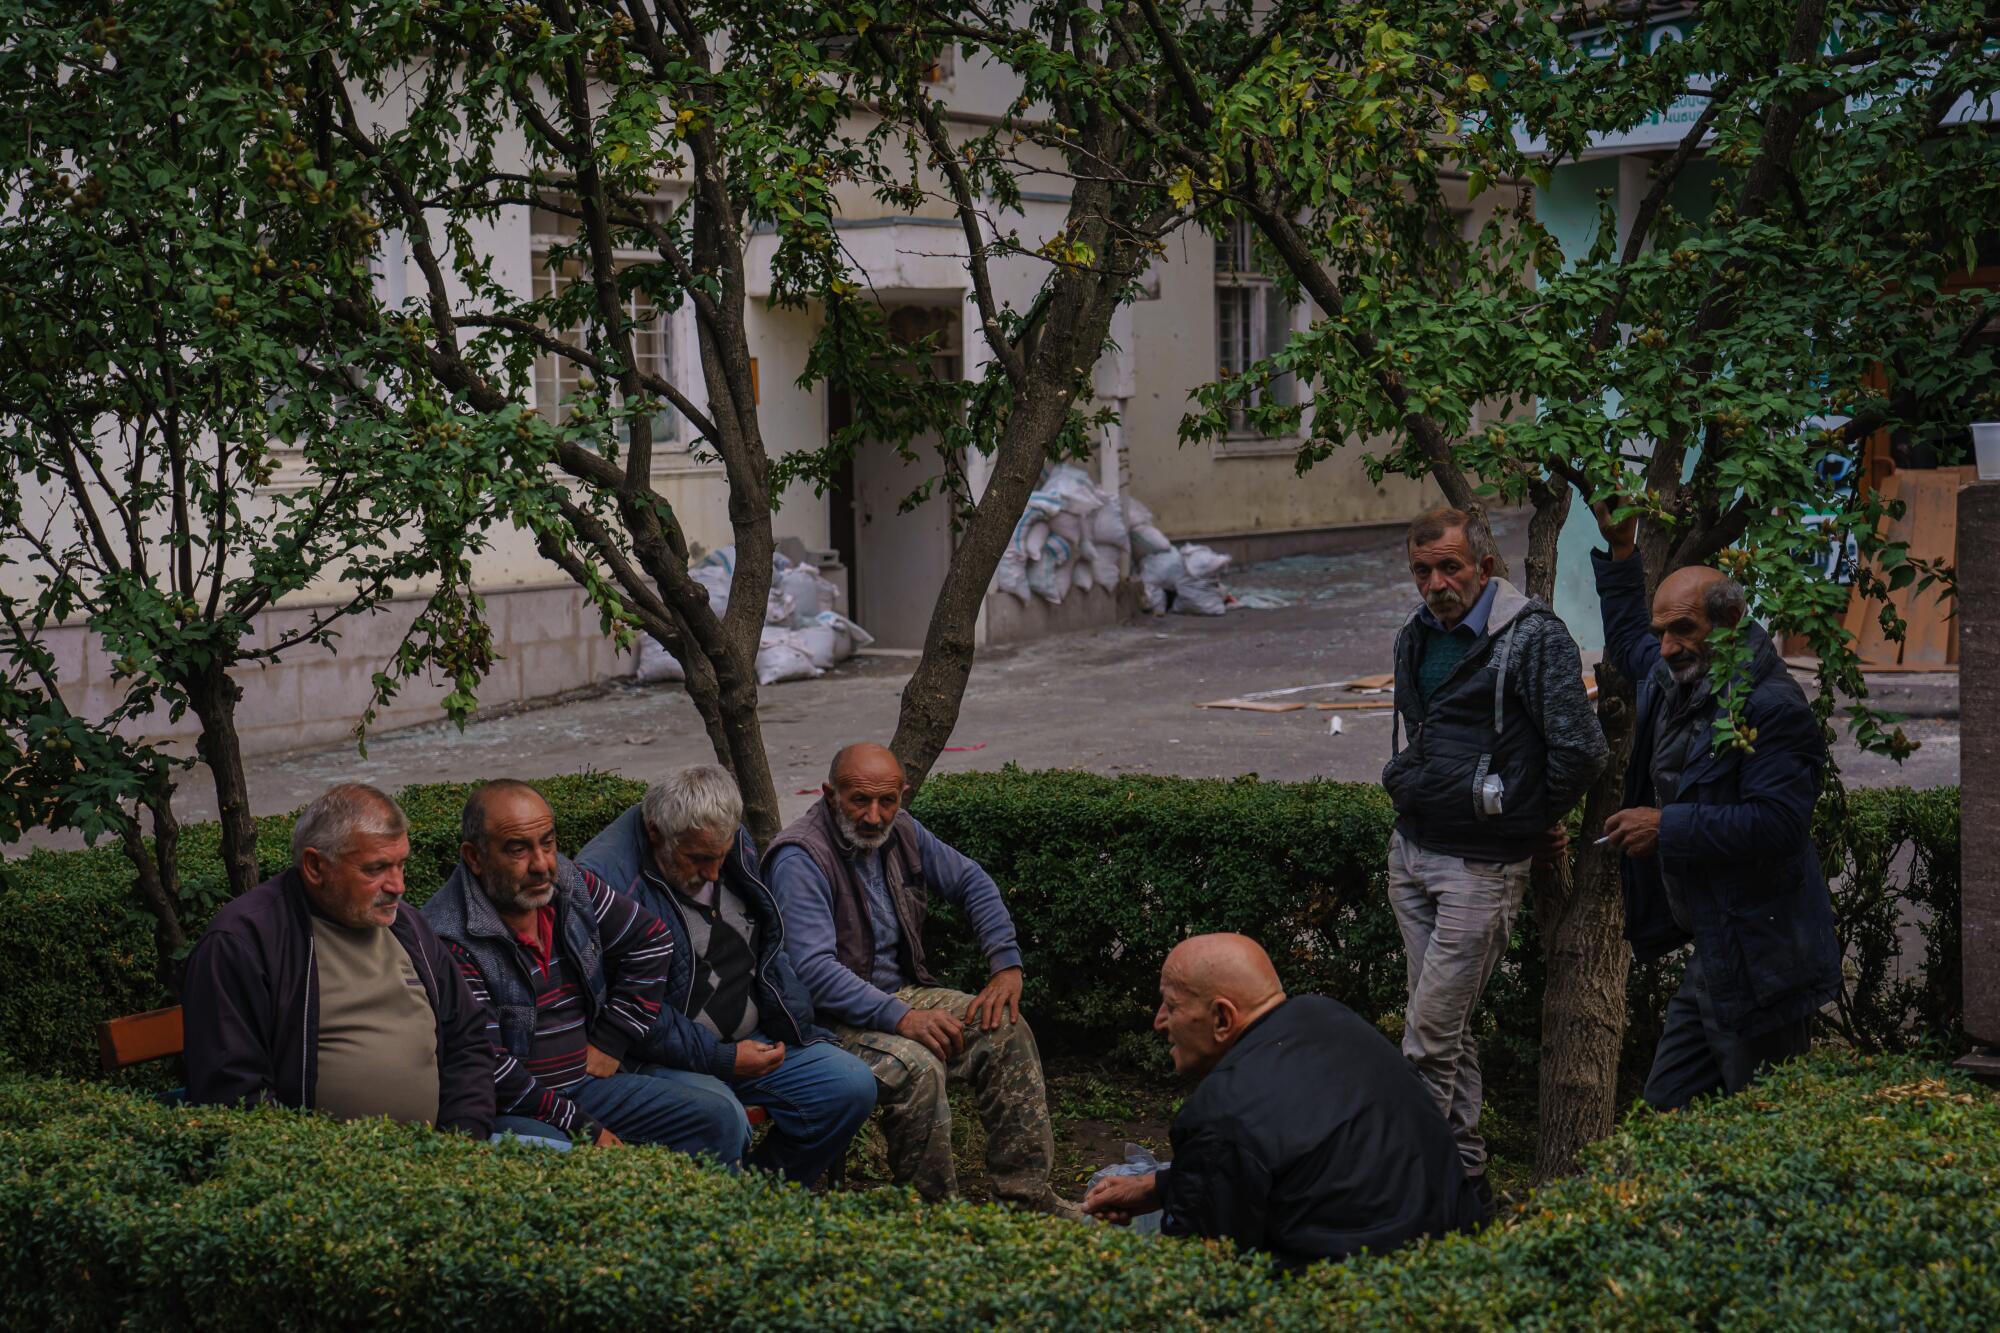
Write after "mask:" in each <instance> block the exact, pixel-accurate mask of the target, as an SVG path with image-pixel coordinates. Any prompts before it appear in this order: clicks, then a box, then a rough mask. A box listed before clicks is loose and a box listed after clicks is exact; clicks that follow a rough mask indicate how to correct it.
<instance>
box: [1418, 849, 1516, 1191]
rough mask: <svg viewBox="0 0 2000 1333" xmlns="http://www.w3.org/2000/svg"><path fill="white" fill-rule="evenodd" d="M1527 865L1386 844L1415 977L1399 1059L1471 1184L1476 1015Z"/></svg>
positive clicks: (1479, 1164) (1475, 1162) (1478, 1162)
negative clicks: (1431, 1104) (1424, 1089)
mask: <svg viewBox="0 0 2000 1333" xmlns="http://www.w3.org/2000/svg"><path fill="white" fill-rule="evenodd" d="M1531 859H1532V858H1528V859H1523V860H1520V861H1511V862H1500V861H1466V860H1462V859H1460V858H1459V857H1456V856H1443V855H1440V854H1438V853H1436V852H1427V851H1425V850H1424V849H1423V848H1421V847H1419V846H1417V845H1416V844H1415V843H1413V842H1409V841H1406V840H1405V839H1404V837H1403V835H1402V834H1400V833H1398V834H1395V835H1393V836H1392V837H1391V838H1390V839H1389V905H1390V906H1391V907H1392V908H1394V909H1395V912H1396V924H1397V925H1398V926H1399V927H1401V928H1402V932H1403V953H1404V956H1405V959H1406V962H1407V966H1408V977H1409V1007H1408V1009H1407V1010H1406V1011H1405V1012H1404V1015H1403V1055H1404V1056H1405V1057H1406V1058H1407V1059H1408V1060H1409V1062H1410V1063H1411V1064H1413V1065H1415V1066H1416V1068H1417V1072H1418V1073H1419V1074H1421V1075H1422V1076H1423V1080H1424V1082H1425V1083H1426V1084H1428V1085H1429V1087H1430V1090H1431V1095H1432V1096H1433V1097H1435V1098H1436V1099H1437V1104H1438V1109H1440V1110H1442V1111H1443V1112H1444V1116H1445V1119H1446V1120H1447V1121H1449V1122H1450V1124H1451V1132H1452V1136H1453V1137H1454V1138H1456V1139H1457V1140H1458V1155H1459V1160H1460V1161H1461V1162H1462V1163H1463V1164H1464V1167H1465V1173H1466V1174H1467V1175H1468V1176H1475V1175H1478V1174H1479V1173H1480V1172H1482V1171H1484V1170H1485V1169H1486V1140H1484V1139H1482V1138H1480V1137H1479V1101H1480V1081H1479V1051H1478V1049H1477V1048H1476V1047H1475V1046H1474V1045H1473V1041H1472V1011H1473V1009H1474V1008H1475V1007H1476V1006H1477V1005H1478V1004H1479V997H1480V994H1481V993H1482V992H1484V991H1485V989H1486V983H1487V982H1488V981H1489V980H1490V979H1491V978H1492V976H1493V969H1494V968H1496V967H1498V966H1499V965H1500V959H1501V957H1502V956H1503V955H1504V954H1505V953H1506V952H1507V939H1508V936H1509V935H1510V934H1511V933H1512V931H1513V929H1514V914H1515V913H1516V912H1518V911H1519V910H1520V907H1521V898H1522V895H1524V894H1525V893H1526V892H1527V889H1528V870H1529V864H1530V860H1531Z"/></svg>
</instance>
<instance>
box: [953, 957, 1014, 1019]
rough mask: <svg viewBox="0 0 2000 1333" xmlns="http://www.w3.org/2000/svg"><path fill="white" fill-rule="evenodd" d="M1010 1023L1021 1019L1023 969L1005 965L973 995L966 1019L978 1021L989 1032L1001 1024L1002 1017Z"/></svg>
mask: <svg viewBox="0 0 2000 1333" xmlns="http://www.w3.org/2000/svg"><path fill="white" fill-rule="evenodd" d="M1003 1017H1004V1018H1005V1020H1006V1021H1007V1022H1009V1023H1018V1022H1020V1021H1021V969H1020V968H1018V967H1003V968H1001V969H1000V970H999V971H998V972H995V973H994V974H993V975H992V976H990V977H988V978H987V979H986V987H985V989H984V990H981V991H980V992H979V994H977V995H975V996H973V997H972V1007H971V1008H970V1009H968V1010H966V1012H965V1021H966V1022H968V1023H977V1024H979V1026H980V1027H981V1028H983V1029H984V1030H986V1031H987V1032H991V1031H992V1030H993V1029H994V1028H997V1027H999V1026H1000V1023H1001V1020H1002V1018H1003Z"/></svg>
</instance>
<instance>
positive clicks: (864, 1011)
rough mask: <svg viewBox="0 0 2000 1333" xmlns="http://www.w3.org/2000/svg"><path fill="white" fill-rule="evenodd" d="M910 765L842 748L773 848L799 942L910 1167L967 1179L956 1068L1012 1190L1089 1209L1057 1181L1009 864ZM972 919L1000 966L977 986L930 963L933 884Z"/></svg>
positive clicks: (1012, 1199)
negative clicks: (947, 982)
mask: <svg viewBox="0 0 2000 1333" xmlns="http://www.w3.org/2000/svg"><path fill="white" fill-rule="evenodd" d="M908 794H909V786H908V783H907V782H906V781H905V779H904V775H903V766H902V764H901V763H899V762H898V761H897V759H896V756H895V755H893V754H891V753H890V752H889V751H888V750H887V749H885V748H884V747H882V746H880V745H869V744H857V745H849V746H847V747H846V748H844V749H842V750H841V751H840V753H838V754H837V755H835V756H834V759H833V767H832V769H831V771H830V772H829V773H828V775H827V781H826V783H825V785H824V786H823V787H822V788H821V789H820V799H819V801H818V802H816V803H815V804H814V805H813V807H812V808H811V809H810V810H808V811H807V812H806V813H805V814H804V815H803V816H801V817H800V818H799V819H798V820H796V821H795V822H793V823H792V825H791V826H790V827H788V828H787V829H786V830H785V831H784V832H783V833H781V834H779V835H778V837H777V839H776V840H775V841H774V842H772V844H771V846H770V848H769V849H768V850H767V851H766V852H765V854H764V877H765V879H766V880H767V881H768V882H769V883H770V885H771V889H772V891H773V892H774V893H776V894H777V896H778V902H779V905H780V906H781V907H782V908H783V911H784V917H785V926H786V929H787V932H788V933H787V935H786V941H785V942H786V948H787V949H788V950H789V951H790V953H791V957H792V962H793V963H794V964H795V965H796V966H797V968H798V972H799V977H800V979H801V980H803V981H804V982H805V984H806V989H807V990H808V991H810V992H811V993H812V1001H813V1007H814V1009H815V1010H817V1011H818V1013H819V1014H820V1016H821V1018H822V1019H823V1020H825V1021H828V1022H831V1023H833V1024H834V1025H835V1031H836V1032H837V1033H838V1034H839V1035H840V1038H841V1041H842V1044H843V1045H845V1046H846V1047H847V1049H849V1050H851V1051H853V1052H854V1053H855V1054H856V1055H858V1056H860V1057H861V1059H862V1060H863V1061H864V1062H865V1063H866V1064H867V1065H868V1066H869V1068H871V1069H872V1070H874V1072H875V1080H876V1083H877V1085H878V1089H879V1090H878V1095H877V1099H876V1100H877V1104H878V1105H879V1106H880V1107H881V1108H882V1128H883V1132H884V1134H885V1135H886V1137H887V1138H888V1141H889V1162H890V1168H891V1171H892V1172H893V1174H894V1177H895V1180H896V1183H898V1184H906V1185H913V1186H915V1187H916V1190H917V1192H918V1193H919V1194H921V1195H923V1196H924V1197H925V1198H926V1199H945V1198H950V1197H952V1196H954V1195H956V1194H957V1193H958V1175H957V1171H956V1169H955V1168H954V1166H953V1162H952V1155H951V1105H950V1103H949V1102H948V1101H947V1100H946V1098H945V1084H946V1080H947V1078H957V1079H966V1080H969V1081H970V1082H971V1084H972V1086H973V1091H974V1096H975V1097H976V1099H977V1104H978V1109H979V1118H980V1121H981V1122H982V1123H983V1124H984V1125H985V1126H986V1165H987V1171H988V1173H989V1175H990V1176H991V1177H992V1182H993V1193H994V1196H995V1197H996V1198H998V1199H999V1200H1001V1201H1002V1202H1005V1203H1010V1204H1012V1205H1014V1206H1015V1207H1019V1208H1025V1209H1031V1210H1034V1211H1038V1212H1047V1213H1054V1214H1057V1215H1059V1216H1066V1217H1071V1218H1075V1217H1080V1216H1081V1214H1080V1213H1078V1211H1077V1208H1076V1205H1074V1204H1072V1203H1069V1202H1067V1201H1065V1200H1063V1199H1061V1198H1058V1197H1057V1196H1056V1194H1055V1192H1054V1191H1053V1190H1052V1189H1050V1188H1049V1169H1050V1167H1051V1165H1052V1164H1053V1159H1054V1156H1055V1139H1054V1135H1053V1133H1052V1131H1051V1129H1050V1125H1049V1108H1048V1093H1047V1091H1046V1089H1045V1088H1044V1086H1043V1083H1042V1062H1041V1056H1040V1054H1039V1053H1038V1052H1037V1050H1036V1048H1035V1037H1034V1034H1033V1033H1032V1032H1031V1031H1029V1029H1028V1024H1027V1022H1026V1020H1024V1019H1023V1018H1022V1017H1021V951H1020V949H1019V948H1018V947H1017V946H1016V945H1015V942H1014V922H1013V920H1012V918H1010V917H1009V916H1008V915H1007V908H1006V905H1005V904H1004V903H1002V902H1001V900H1000V890H999V887H998V886H997V885H995V884H994V882H993V877H992V876H990V875H988V874H987V873H986V872H985V871H984V870H982V869H980V867H979V866H978V864H977V863H975V862H974V861H973V860H972V859H971V858H970V857H967V856H965V855H964V854H962V853H960V852H958V851H955V850H953V849H952V848H951V847H948V846H946V845H945V844H944V843H943V842H942V841H940V840H939V839H938V838H937V837H936V836H934V835H933V834H932V833H931V832H930V831H929V830H927V829H925V828H924V827H923V826H921V825H920V824H918V823H917V821H916V820H915V819H912V818H911V817H910V815H909V813H908V812H907V811H905V810H904V809H903V808H902V807H903V801H904V798H905V797H906V796H907V795H908ZM933 892H935V893H936V894H938V895H939V896H940V897H942V898H944V899H945V900H946V901H947V902H949V903H951V904H952V905H953V906H955V907H957V908H958V909H959V910H960V911H961V912H962V913H963V914H964V915H965V917H966V919H967V920H968V921H969V922H970V923H971V926H972V929H973V931H974V932H975V933H976V934H977V936H978V937H979V945H980V948H981V950H982V951H983V952H984V953H985V955H986V962H987V967H988V968H989V970H990V976H989V978H988V980H987V982H986V985H985V988H984V989H982V990H981V991H980V992H979V994H977V995H967V994H965V993H963V992H962V991H956V990H951V989H949V988H947V987H944V986H940V985H939V984H938V983H937V979H936V978H935V977H933V976H932V975H931V973H930V971H929V969H928V968H927V967H926V966H925V959H924V943H923V930H924V919H925V917H926V915H927V913H928V906H929V901H930V895H931V894H932V893H933Z"/></svg>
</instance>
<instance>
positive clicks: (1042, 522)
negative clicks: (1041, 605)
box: [993, 463, 1131, 603]
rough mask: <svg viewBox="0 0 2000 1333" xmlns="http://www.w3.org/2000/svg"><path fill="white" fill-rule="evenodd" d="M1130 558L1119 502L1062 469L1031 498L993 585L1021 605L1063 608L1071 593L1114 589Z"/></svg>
mask: <svg viewBox="0 0 2000 1333" xmlns="http://www.w3.org/2000/svg"><path fill="white" fill-rule="evenodd" d="M1130 552H1131V543H1130V538H1129V537H1128V536H1127V533H1126V530H1125V523H1124V522H1123V519H1122V515H1121V514H1120V512H1119V503H1118V497H1117V496H1115V495H1112V494H1111V493H1110V492H1109V491H1106V490H1105V489H1103V488H1102V487H1100V486H1099V485H1098V484H1097V483H1096V482H1094V481H1092V480H1091V479H1090V476H1089V474H1088V473H1086V472H1085V471H1084V470H1083V469H1082V468H1080V467H1078V466H1076V464H1074V463H1058V464H1055V465H1053V466H1051V467H1050V468H1049V469H1048V470H1047V471H1045V472H1044V473H1043V474H1042V480H1041V483H1040V484H1039V485H1037V486H1036V487H1035V489H1034V491H1033V492H1031V493H1030V494H1029V496H1028V503H1027V506H1026V507H1025V508H1024V509H1023V510H1022V512H1021V518H1020V521H1019V522H1017V523H1016V524H1015V525H1014V535H1013V537H1012V538H1011V539H1009V541H1008V543H1007V549H1006V550H1005V551H1004V552H1002V553H1001V556H1000V567H999V569H998V570H996V571H995V573H994V578H993V582H994V586H995V587H997V588H998V589H999V590H1000V591H1001V592H1006V593H1012V594H1013V595H1014V596H1016V597H1018V598H1020V599H1021V600H1022V601H1026V600H1027V599H1028V597H1029V596H1030V595H1033V596H1036V597H1039V598H1041V599H1042V600H1043V601H1045V602H1051V603H1055V602H1061V601H1062V600H1063V599H1064V598H1066V597H1068V596H1069V593H1070V589H1072V588H1081V589H1084V590H1085V591H1088V590H1090V589H1091V588H1097V587H1105V588H1109V587H1112V586H1114V585H1116V584H1117V582H1118V580H1119V578H1120V577H1122V576H1123V574H1124V571H1125V567H1126V565H1127V563H1128V562H1129V561H1130V559H1131V554H1130Z"/></svg>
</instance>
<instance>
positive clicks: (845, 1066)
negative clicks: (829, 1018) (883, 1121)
mask: <svg viewBox="0 0 2000 1333" xmlns="http://www.w3.org/2000/svg"><path fill="white" fill-rule="evenodd" d="M827 1066H828V1074H827V1087H826V1105H827V1110H826V1115H825V1117H824V1118H825V1119H826V1120H827V1121H828V1122H830V1123H832V1124H835V1125H838V1126H840V1127H842V1128H845V1129H859V1128H860V1127H861V1125H862V1122H863V1121H865V1120H867V1119H868V1117H869V1115H870V1114H872V1113H873V1112H874V1110H875V1071H874V1070H872V1069H870V1068H869V1067H868V1066H867V1065H866V1064H863V1063H862V1062H861V1061H860V1060H857V1059H856V1058H855V1057H854V1056H852V1055H849V1054H848V1053H847V1052H846V1051H843V1050H839V1049H838V1048H829V1049H828V1050H827Z"/></svg>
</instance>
